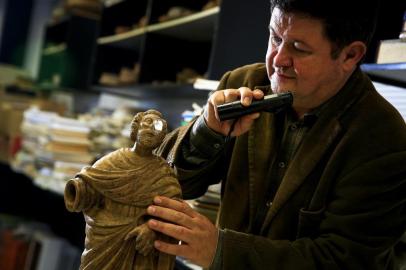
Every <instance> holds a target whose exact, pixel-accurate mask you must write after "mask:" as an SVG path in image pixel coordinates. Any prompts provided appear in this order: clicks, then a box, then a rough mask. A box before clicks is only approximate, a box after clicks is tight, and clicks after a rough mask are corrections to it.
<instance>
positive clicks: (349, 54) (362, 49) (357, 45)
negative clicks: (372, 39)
mask: <svg viewBox="0 0 406 270" xmlns="http://www.w3.org/2000/svg"><path fill="white" fill-rule="evenodd" d="M366 51H367V47H366V45H365V43H364V42H361V41H354V42H352V43H351V44H349V45H347V46H346V47H345V48H344V49H343V50H342V53H341V57H342V60H343V62H342V63H343V68H344V69H345V70H347V71H350V70H352V69H353V68H354V67H355V66H356V65H357V64H358V62H359V61H361V59H362V58H363V57H364V55H365V53H366Z"/></svg>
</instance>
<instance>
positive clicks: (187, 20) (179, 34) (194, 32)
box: [147, 7, 220, 41]
mask: <svg viewBox="0 0 406 270" xmlns="http://www.w3.org/2000/svg"><path fill="white" fill-rule="evenodd" d="M219 12H220V7H214V8H211V9H208V10H204V11H201V12H198V13H194V14H192V15H189V16H185V17H182V18H179V19H174V20H170V21H167V22H163V23H156V24H152V25H149V26H147V32H154V33H157V34H162V35H168V36H171V37H176V38H179V39H184V40H192V41H208V40H211V39H212V35H213V30H214V26H215V24H216V21H217V18H218V14H219Z"/></svg>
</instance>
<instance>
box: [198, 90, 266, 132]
mask: <svg viewBox="0 0 406 270" xmlns="http://www.w3.org/2000/svg"><path fill="white" fill-rule="evenodd" d="M263 96H264V93H263V92H262V91H261V90H258V89H256V90H251V89H249V88H247V87H240V88H238V89H226V90H220V91H216V92H214V93H213V94H212V95H211V96H210V98H209V101H208V102H207V106H206V108H205V111H204V120H205V121H206V124H207V126H208V127H209V128H210V129H212V130H213V131H215V132H217V133H220V134H222V135H224V136H227V135H228V133H229V132H230V129H231V126H232V123H233V121H234V120H226V121H222V122H221V121H220V118H219V116H218V113H217V106H218V105H221V104H224V103H228V102H232V101H236V100H238V99H240V100H241V103H242V104H243V105H244V106H249V105H250V104H251V102H252V100H253V99H261V98H263ZM259 116H260V113H253V114H249V115H245V116H243V117H241V118H239V119H237V122H236V123H235V125H234V129H233V131H232V133H231V136H232V137H236V136H240V135H241V134H244V133H245V132H247V131H248V130H249V129H250V128H251V125H252V123H253V122H254V120H255V119H257V118H258V117H259Z"/></svg>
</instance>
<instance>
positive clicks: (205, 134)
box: [189, 115, 226, 157]
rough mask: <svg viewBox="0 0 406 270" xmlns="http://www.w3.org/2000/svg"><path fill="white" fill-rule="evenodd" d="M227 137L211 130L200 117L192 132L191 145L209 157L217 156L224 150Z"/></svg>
mask: <svg viewBox="0 0 406 270" xmlns="http://www.w3.org/2000/svg"><path fill="white" fill-rule="evenodd" d="M225 139H226V137H225V136H223V135H222V134H219V133H217V132H215V131H213V130H211V129H210V128H209V127H208V126H207V124H206V121H205V120H204V116H203V115H200V116H199V117H198V119H197V120H196V122H195V123H194V124H193V127H192V129H191V131H190V138H189V142H190V144H191V145H192V146H193V147H194V148H196V149H197V150H198V151H199V152H201V153H203V154H204V155H205V156H207V157H211V156H214V155H216V154H217V153H218V152H219V151H221V150H222V149H223V148H224V144H225V141H226V140H225Z"/></svg>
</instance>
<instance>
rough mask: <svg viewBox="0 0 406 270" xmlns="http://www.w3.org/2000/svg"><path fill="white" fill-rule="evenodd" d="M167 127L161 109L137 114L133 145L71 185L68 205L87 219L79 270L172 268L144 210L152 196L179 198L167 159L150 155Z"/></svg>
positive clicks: (67, 192) (85, 170) (87, 170)
mask: <svg viewBox="0 0 406 270" xmlns="http://www.w3.org/2000/svg"><path fill="white" fill-rule="evenodd" d="M166 130H167V125H166V121H165V120H163V119H162V115H161V114H160V113H159V112H158V111H155V110H148V111H146V112H143V113H138V114H137V115H136V116H135V117H134V119H133V122H132V124H131V139H133V140H134V141H135V144H134V147H133V148H121V149H119V150H116V151H114V152H112V153H110V154H108V155H106V156H104V157H103V158H101V159H100V160H98V161H97V162H96V163H95V164H93V166H91V167H90V166H89V167H85V168H83V169H82V170H81V172H80V173H79V174H78V175H77V176H76V178H75V179H72V180H69V182H68V183H67V185H66V188H65V204H66V207H67V209H68V210H69V211H75V212H80V211H83V213H84V216H85V220H86V241H85V251H84V252H83V254H82V258H81V266H80V269H86V270H96V269H97V270H99V269H112V270H115V269H122V270H132V269H137V270H143V269H144V270H146V269H148V270H152V269H159V270H165V269H167V270H170V269H172V268H173V264H174V257H173V256H170V255H167V254H159V256H157V255H158V254H157V253H156V252H154V251H153V242H154V240H155V239H157V236H156V234H155V233H154V232H153V231H152V230H150V229H149V228H148V226H147V225H146V221H147V219H148V217H147V214H146V208H147V206H148V205H150V204H151V203H152V198H153V197H154V196H156V195H162V196H167V197H171V198H180V196H181V190H180V186H179V184H178V182H177V179H176V178H175V175H174V173H173V171H172V169H171V168H170V167H169V165H168V164H167V163H166V162H165V160H164V159H162V158H161V157H158V156H155V155H153V154H152V150H153V149H155V148H156V147H158V146H159V145H160V144H161V142H162V140H163V138H164V137H165V135H166ZM164 239H166V240H169V238H167V237H166V238H164Z"/></svg>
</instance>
